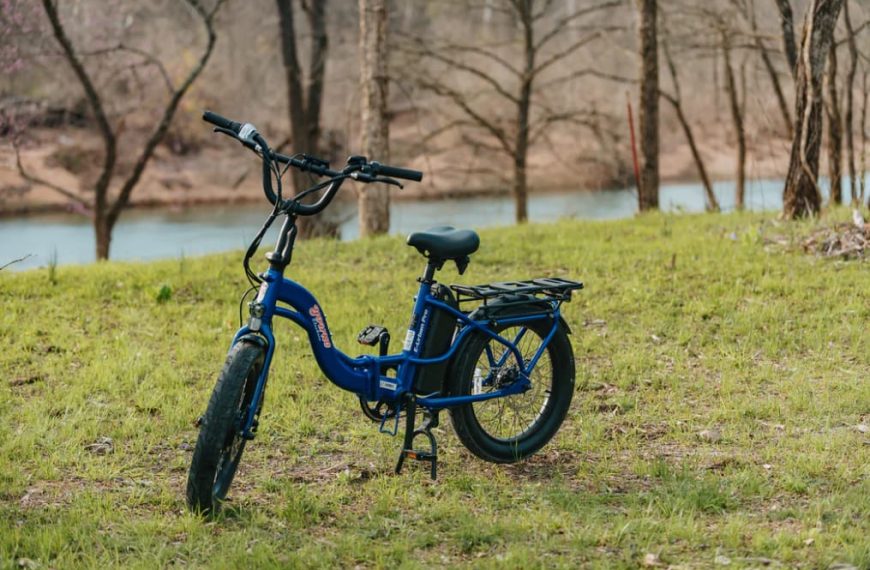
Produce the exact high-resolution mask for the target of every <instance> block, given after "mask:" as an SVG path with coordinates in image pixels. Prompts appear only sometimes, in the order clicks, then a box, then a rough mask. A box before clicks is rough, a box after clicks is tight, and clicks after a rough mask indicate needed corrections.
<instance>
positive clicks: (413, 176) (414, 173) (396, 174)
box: [370, 162, 423, 182]
mask: <svg viewBox="0 0 870 570" xmlns="http://www.w3.org/2000/svg"><path fill="white" fill-rule="evenodd" d="M370 165H371V167H372V170H373V171H374V173H375V174H380V175H383V176H389V177H390V178H403V179H405V180H413V181H414V182H420V181H421V180H423V173H422V172H420V171H419V170H411V169H410V168H399V167H397V166H388V165H386V164H381V163H380V162H371V163H370Z"/></svg>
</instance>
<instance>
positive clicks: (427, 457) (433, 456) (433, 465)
mask: <svg viewBox="0 0 870 570" xmlns="http://www.w3.org/2000/svg"><path fill="white" fill-rule="evenodd" d="M406 457H407V458H408V459H413V460H415V461H428V462H429V464H430V469H429V475H430V476H431V477H432V480H433V481H434V480H435V479H436V478H437V477H438V454H437V453H432V452H431V451H421V450H419V449H403V450H402V451H401V453H400V454H399V464H398V465H397V466H396V472H397V473H399V472H400V471H401V470H402V463H404V460H405V458H406Z"/></svg>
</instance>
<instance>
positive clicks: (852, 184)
mask: <svg viewBox="0 0 870 570" xmlns="http://www.w3.org/2000/svg"><path fill="white" fill-rule="evenodd" d="M849 3H850V2H849V1H848V0H847V1H846V2H844V3H843V19H844V20H845V23H846V44H847V45H848V47H849V69H848V71H847V72H846V82H845V85H844V86H843V89H845V91H846V110H845V117H844V118H843V121H844V128H845V131H846V165H847V168H848V170H849V197H850V198H851V200H852V205H856V204H858V202H859V198H858V187H857V184H856V183H857V181H856V180H855V178H856V174H857V173H856V172H855V137H854V121H853V109H854V97H853V94H854V89H855V75H856V73H857V72H858V46H857V44H856V42H855V29H854V28H853V27H852V18H851V17H850V15H849Z"/></svg>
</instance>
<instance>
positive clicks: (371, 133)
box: [359, 0, 390, 237]
mask: <svg viewBox="0 0 870 570" xmlns="http://www.w3.org/2000/svg"><path fill="white" fill-rule="evenodd" d="M359 13H360V19H359V21H360V92H361V95H362V96H361V103H362V145H361V146H362V152H363V154H365V155H367V156H369V157H371V158H375V159H377V160H379V161H383V162H389V159H390V124H389V120H388V118H387V97H388V85H389V77H388V75H387V24H388V17H387V3H386V0H360V2H359ZM359 229H360V235H361V236H363V237H365V236H369V235H376V234H384V233H387V232H388V231H389V230H390V191H389V188H388V187H387V186H386V185H384V184H378V185H371V186H367V187H366V188H365V189H364V190H361V191H360V194H359Z"/></svg>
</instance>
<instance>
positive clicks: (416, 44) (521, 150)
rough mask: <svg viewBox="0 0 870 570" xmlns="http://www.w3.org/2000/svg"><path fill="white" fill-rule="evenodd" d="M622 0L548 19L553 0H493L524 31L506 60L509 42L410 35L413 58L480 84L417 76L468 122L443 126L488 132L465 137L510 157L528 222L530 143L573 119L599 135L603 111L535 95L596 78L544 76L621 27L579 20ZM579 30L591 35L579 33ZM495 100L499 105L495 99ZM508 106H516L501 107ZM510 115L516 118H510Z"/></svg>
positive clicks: (521, 214) (519, 206) (520, 216)
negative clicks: (436, 41) (562, 105)
mask: <svg viewBox="0 0 870 570" xmlns="http://www.w3.org/2000/svg"><path fill="white" fill-rule="evenodd" d="M620 4H621V1H620V0H605V1H602V2H600V3H597V4H592V5H588V6H586V7H583V8H578V9H576V10H575V11H572V12H569V13H567V14H565V15H563V16H561V17H559V18H556V19H554V20H549V19H548V18H547V16H549V15H551V14H550V12H551V8H552V7H553V5H554V2H553V1H552V0H500V1H499V2H494V1H493V2H488V3H487V6H488V7H489V9H490V10H493V11H499V12H500V13H501V14H505V15H507V16H508V17H509V18H512V19H514V20H515V21H516V29H518V33H519V36H520V40H519V51H520V53H519V54H517V55H516V56H513V55H512V56H508V57H505V55H504V52H503V51H500V49H499V48H502V47H504V46H505V42H501V44H500V45H497V46H492V45H481V44H469V45H464V44H457V43H449V42H448V43H441V44H440V45H431V44H429V43H427V42H426V41H425V40H424V39H423V38H421V37H419V36H415V37H412V38H409V39H410V46H408V47H407V48H406V51H407V52H408V53H409V54H410V55H411V56H413V57H417V58H419V60H420V61H428V62H432V63H435V64H438V65H443V66H446V67H447V68H449V69H450V70H452V71H453V72H455V75H461V76H464V77H468V78H471V79H473V81H474V82H476V84H475V86H474V89H470V88H460V87H455V86H453V85H452V84H451V83H449V82H447V81H443V78H437V79H433V77H432V75H431V74H430V73H425V72H423V73H420V75H419V76H418V77H417V78H415V81H416V83H417V85H418V86H420V87H421V88H422V89H424V90H426V91H428V92H431V93H434V94H435V95H437V96H439V97H443V98H445V99H447V100H448V101H450V102H451V103H452V104H453V106H454V107H455V108H456V109H457V110H458V111H459V112H460V113H461V115H462V119H459V120H457V121H453V122H452V123H450V124H449V125H448V126H447V127H445V128H465V129H468V130H470V131H473V132H474V133H475V134H476V135H479V134H481V133H482V134H483V137H484V138H485V139H489V140H488V141H486V140H481V138H479V137H475V136H474V135H470V137H469V138H468V139H466V140H467V142H469V144H471V145H472V146H474V147H476V148H484V149H486V150H488V151H493V152H495V153H498V154H501V155H502V156H504V157H506V158H508V159H509V160H510V161H511V163H512V182H511V184H512V193H513V196H514V203H515V210H516V220H517V222H525V221H526V220H527V219H528V206H527V202H528V172H527V166H528V152H529V148H530V147H531V146H533V145H534V144H536V143H538V142H541V141H545V140H546V139H547V136H548V130H549V129H550V128H551V127H552V126H553V125H555V124H557V123H569V124H572V125H576V126H579V127H583V128H588V129H590V130H593V132H594V131H595V129H598V128H599V127H600V116H599V114H598V112H597V111H595V110H594V109H592V110H588V109H578V108H573V109H557V108H554V106H552V105H548V104H547V103H546V102H544V101H542V100H541V98H540V97H536V95H538V96H539V95H540V93H541V92H544V88H545V87H546V86H550V87H552V86H554V85H556V84H559V83H565V82H567V81H569V80H571V79H576V78H578V77H582V76H584V75H596V74H598V72H597V70H592V69H583V70H577V71H573V72H570V71H568V72H565V73H564V74H562V75H561V76H559V77H553V78H550V79H547V80H546V81H543V80H542V76H543V75H544V74H545V73H546V72H549V71H551V70H553V69H555V68H556V66H557V64H560V63H564V62H565V61H566V60H567V59H568V58H571V57H572V56H575V55H576V54H577V52H578V51H579V50H580V49H581V48H583V47H585V46H587V45H589V44H591V43H592V42H594V41H595V40H597V39H599V38H600V37H601V36H602V35H603V33H604V32H605V31H607V30H613V29H615V27H614V26H608V25H606V24H600V25H597V26H592V27H590V26H586V27H583V28H580V26H578V25H577V24H578V23H580V22H581V21H582V19H583V18H584V17H586V16H589V15H591V14H594V13H596V12H601V11H603V10H606V9H609V8H613V7H616V6H618V5H620ZM590 28H591V31H589V30H590ZM581 30H582V31H583V32H586V33H576V32H580V31H581ZM568 32H573V33H572V34H569V33H568ZM569 35H570V36H572V37H570V39H569V41H563V42H562V43H563V44H564V47H563V46H559V47H554V46H557V45H558V44H559V43H560V42H559V41H558V40H565V38H566V37H567V36H569ZM510 43H512V42H510ZM480 87H483V88H484V89H486V90H488V94H489V95H491V96H492V99H487V102H488V105H486V106H484V105H482V104H480V103H479V101H480V99H481V91H480V89H479V88H480ZM493 99H495V100H496V101H497V102H496V103H493ZM502 108H506V109H510V111H508V112H507V113H505V112H500V109H502ZM511 114H512V115H513V119H510V118H507V119H506V118H505V117H506V116H508V117H509V116H510V115H511ZM443 130H445V129H442V131H443ZM490 141H494V143H495V144H492V142H490Z"/></svg>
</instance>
